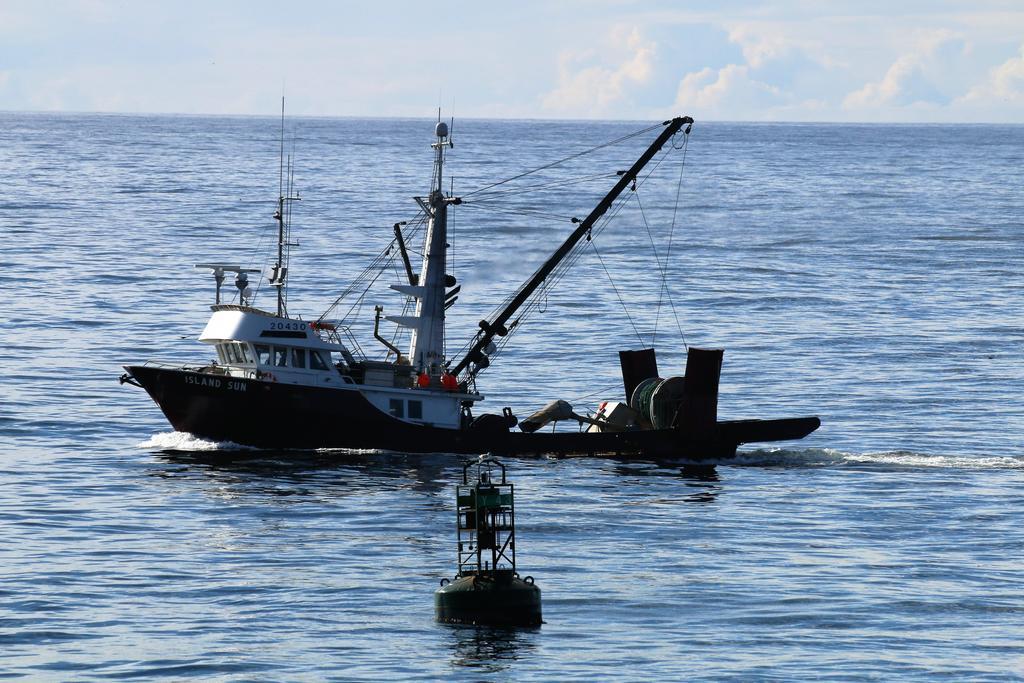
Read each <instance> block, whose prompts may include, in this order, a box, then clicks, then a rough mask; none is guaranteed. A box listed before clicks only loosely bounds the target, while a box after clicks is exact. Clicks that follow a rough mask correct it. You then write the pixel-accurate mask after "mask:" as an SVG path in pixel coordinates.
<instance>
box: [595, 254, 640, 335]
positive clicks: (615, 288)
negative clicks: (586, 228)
mask: <svg viewBox="0 0 1024 683" xmlns="http://www.w3.org/2000/svg"><path fill="white" fill-rule="evenodd" d="M587 241H588V242H590V248H591V249H593V250H594V255H595V256H597V260H598V261H599V262H600V263H601V268H603V269H604V274H605V275H607V276H608V282H609V283H611V286H612V290H614V291H615V296H616V297H617V298H618V299H619V303H620V304H622V310H623V312H625V314H626V319H627V320H628V321H629V324H630V326H632V328H633V331H634V332H635V333H636V338H637V339H639V340H640V346H641V347H643V348H647V345H646V344H645V343H644V338H643V337H642V336H640V330H638V329H636V323H634V322H633V316H631V315H630V314H629V309H628V308H626V302H625V301H623V299H622V295H621V294H619V288H618V287H616V286H615V280H614V279H613V278H612V274H611V273H609V272H608V266H606V265H605V264H604V259H603V258H601V254H600V252H598V251H597V247H596V246H595V245H594V241H593V240H587Z"/></svg>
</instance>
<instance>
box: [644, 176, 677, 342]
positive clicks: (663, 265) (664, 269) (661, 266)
mask: <svg viewBox="0 0 1024 683" xmlns="http://www.w3.org/2000/svg"><path fill="white" fill-rule="evenodd" d="M633 194H634V195H635V196H636V205H637V206H638V207H639V208H640V218H641V219H643V222H644V229H645V230H646V231H647V237H648V239H650V240H651V251H652V252H653V253H654V262H655V263H657V264H658V270H659V271H660V272H661V286H660V287H659V289H658V308H657V311H656V312H655V316H654V331H653V332H651V346H652V347H653V346H654V342H655V340H656V339H657V337H658V319H659V318H660V317H661V302H662V299H663V294H664V293H665V292H666V291H668V257H666V258H665V261H664V262H662V260H661V257H659V256H658V246H657V244H655V242H654V234H653V233H652V232H651V226H650V225H649V224H648V223H647V214H646V212H645V211H644V205H643V204H642V203H641V202H640V192H639V191H637V192H634V193H633ZM668 305H669V308H671V309H672V315H673V317H675V319H676V327H677V328H678V329H679V336H680V337H682V339H683V346H684V347H685V346H686V338H685V337H683V328H682V327H681V326H680V325H679V316H678V315H677V314H676V305H675V303H674V302H673V301H672V297H671V296H670V297H668Z"/></svg>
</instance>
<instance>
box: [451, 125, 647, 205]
mask: <svg viewBox="0 0 1024 683" xmlns="http://www.w3.org/2000/svg"><path fill="white" fill-rule="evenodd" d="M662 125H664V124H660V123H658V124H655V125H653V126H648V127H647V128H644V129H642V130H638V131H635V132H633V133H629V134H628V135H623V136H622V137H619V138H616V139H614V140H611V141H609V142H604V143H602V144H600V145H597V146H595V147H591V148H590V149H585V150H583V151H582V152H577V153H576V154H570V155H569V156H567V157H565V158H563V159H559V160H558V161H552V162H551V163H549V164H544V165H543V166H538V167H537V168H534V169H531V170H529V171H524V172H523V173H520V174H519V175H514V176H512V177H511V178H506V179H505V180H499V181H498V182H496V183H491V184H490V185H484V186H483V187H481V188H479V189H477V190H473V191H472V192H470V193H468V194H467V195H465V196H464V197H463V199H465V197H470V196H472V195H474V194H477V193H479V192H483V191H484V190H489V189H491V188H492V187H498V186H499V185H504V184H505V183H510V182H512V181H513V180H519V179H520V178H525V177H526V176H528V175H531V174H533V173H536V172H538V171H543V170H546V169H549V168H553V167H554V166H558V165H559V164H563V163H565V162H566V161H571V160H573V159H578V158H579V157H581V156H584V155H586V154H590V153H591V152H596V151H597V150H599V149H604V148H605V147H610V146H612V145H617V144H619V143H620V142H625V141H626V140H629V139H630V138H634V137H636V136H637V135H643V134H644V133H647V132H649V131H652V130H654V129H656V128H661V127H662Z"/></svg>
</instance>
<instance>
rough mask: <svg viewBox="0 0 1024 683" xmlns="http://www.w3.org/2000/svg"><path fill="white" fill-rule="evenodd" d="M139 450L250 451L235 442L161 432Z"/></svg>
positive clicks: (140, 445)
mask: <svg viewBox="0 0 1024 683" xmlns="http://www.w3.org/2000/svg"><path fill="white" fill-rule="evenodd" d="M137 448H147V449H149V448H155V449H157V450H161V451H186V452H194V451H250V450H256V449H254V448H252V447H251V446H243V445H241V444H237V443H234V442H233V441H209V440H207V439H203V438H201V437H198V436H196V435H194V434H189V433H188V432H159V433H157V434H154V435H153V436H151V437H149V439H148V440H146V441H143V442H142V443H140V444H138V445H137Z"/></svg>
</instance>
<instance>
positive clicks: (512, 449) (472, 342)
mask: <svg viewBox="0 0 1024 683" xmlns="http://www.w3.org/2000/svg"><path fill="white" fill-rule="evenodd" d="M282 119H283V117H282ZM692 125H693V119H692V118H690V117H688V116H681V117H676V118H673V119H671V120H669V121H665V122H664V123H662V124H660V125H655V126H652V127H650V128H648V129H645V131H641V132H646V131H651V134H652V135H653V134H654V132H656V133H657V134H656V135H654V139H653V140H652V141H651V142H650V143H649V144H648V146H647V148H646V149H645V150H644V151H643V152H642V153H641V154H640V155H639V157H637V158H636V161H635V162H633V164H632V166H630V167H629V168H628V169H626V170H620V171H616V172H615V174H612V176H611V177H615V178H616V179H615V182H614V184H613V185H612V187H611V188H610V190H608V192H607V194H605V195H604V197H603V198H602V199H601V200H600V201H599V202H598V203H597V205H596V206H594V208H593V210H591V211H590V213H589V215H587V216H586V217H585V218H583V219H573V229H572V231H571V233H569V234H568V235H566V236H565V238H564V241H563V242H562V243H561V245H560V246H558V248H557V249H555V250H554V252H553V253H551V255H550V256H549V257H548V258H547V259H546V260H544V261H543V263H540V264H539V266H538V267H537V270H536V271H535V272H534V273H533V274H532V275H531V276H530V277H529V278H528V279H527V280H526V281H525V282H523V284H522V285H521V286H520V287H519V288H518V289H517V290H515V291H514V292H513V293H512V294H510V295H509V296H508V297H507V298H506V299H505V302H504V303H503V304H502V305H501V306H500V307H499V308H498V309H496V310H495V311H494V312H492V313H491V314H490V315H489V316H488V317H486V318H484V319H482V320H480V323H479V327H478V329H476V330H475V333H474V334H473V335H472V336H471V339H469V341H468V342H467V343H466V345H465V346H464V347H463V349H462V350H461V351H460V352H459V353H457V354H446V346H445V314H446V311H447V310H448V309H449V308H450V307H451V306H452V305H453V304H454V303H455V301H456V300H457V298H458V294H459V291H460V289H461V284H459V283H458V282H457V281H456V279H455V278H454V277H452V276H451V275H450V274H449V273H448V272H447V264H448V263H449V254H448V250H449V248H450V245H449V234H448V212H449V211H450V210H452V208H453V207H457V206H459V205H460V204H461V203H462V201H463V200H462V198H460V197H458V196H455V195H454V194H453V193H452V192H450V191H449V192H447V193H446V192H445V188H444V166H445V158H446V151H447V150H448V149H449V148H451V146H452V139H451V134H450V128H449V126H448V124H447V123H446V122H444V121H440V120H439V121H438V122H437V124H436V126H435V129H434V141H433V143H432V145H431V147H432V148H433V173H432V182H431V191H430V193H429V196H427V197H419V198H417V202H418V204H419V208H420V211H421V212H422V213H421V214H420V219H421V220H422V224H423V226H424V229H423V233H424V235H423V245H422V263H421V264H420V268H419V272H414V269H413V266H412V259H411V257H410V252H409V249H408V248H407V245H406V235H405V234H404V233H403V230H402V228H403V224H402V223H399V224H396V225H395V226H394V237H393V239H391V240H390V243H389V244H388V246H387V249H386V251H385V252H384V253H385V254H387V255H389V257H390V258H393V259H397V258H401V263H402V265H403V266H404V275H405V277H404V278H402V281H401V282H397V283H394V284H391V285H390V290H392V292H393V294H394V295H395V296H398V297H402V300H403V301H404V302H405V303H406V304H407V309H406V311H407V313H408V314H406V315H400V316H383V315H382V307H381V306H379V305H378V306H375V308H374V321H373V322H374V333H373V336H374V338H375V340H376V342H379V343H380V344H381V346H382V348H381V353H382V354H384V357H383V359H382V358H380V354H377V358H376V359H371V358H370V357H369V355H368V354H366V353H364V352H363V351H362V347H361V345H360V344H359V342H358V340H357V339H355V338H354V337H353V334H352V330H351V328H350V327H349V326H347V325H346V321H345V320H343V319H336V318H335V319H332V318H330V317H329V316H328V314H326V313H325V314H323V315H320V316H318V317H309V318H303V317H302V316H299V315H290V314H289V312H288V310H287V296H286V287H287V281H288V253H289V248H288V247H289V245H290V244H291V243H290V242H289V234H290V229H291V228H290V225H291V213H292V212H291V207H292V205H293V202H295V201H297V200H298V196H297V194H296V193H295V192H294V189H293V186H294V183H293V178H294V174H293V173H292V172H289V173H287V174H285V173H284V171H283V166H284V164H283V158H284V154H283V144H282V173H281V188H280V192H279V196H278V199H277V210H276V212H275V214H274V219H275V221H276V223H277V236H278V239H277V250H276V251H277V254H276V261H275V262H274V263H273V265H272V267H271V268H270V269H269V272H267V273H265V275H266V277H267V280H268V282H269V284H270V285H271V286H272V287H273V288H274V289H275V290H276V298H277V305H276V308H275V309H274V310H269V311H268V310H264V309H261V308H257V307H256V306H255V305H254V303H253V301H252V293H251V288H250V287H249V280H248V277H249V275H250V274H255V273H259V272H261V271H260V270H257V269H250V268H245V267H242V266H239V265H237V264H223V263H206V264H199V265H198V266H197V267H200V268H206V269H208V270H209V271H210V272H212V274H213V276H214V278H215V281H216V286H217V289H216V299H215V303H214V304H213V306H212V315H211V316H210V318H209V321H208V322H207V324H206V327H205V329H203V331H202V333H201V334H200V335H199V341H200V342H202V343H203V344H207V345H210V346H212V347H214V348H215V350H216V353H217V360H216V361H214V362H210V363H202V364H194V365H170V364H166V363H159V362H152V361H151V362H146V363H144V364H142V365H127V366H125V368H124V369H125V373H124V374H123V375H122V376H121V382H122V384H123V383H129V384H132V385H135V386H138V387H141V388H143V389H145V391H146V392H147V393H148V394H149V396H150V397H151V398H152V399H153V401H155V402H156V404H157V405H158V406H159V407H160V409H161V410H162V411H163V413H164V415H165V416H166V418H167V420H168V421H169V422H170V424H171V425H172V426H173V428H174V429H175V430H177V431H180V432H188V433H191V434H193V435H195V436H198V437H201V438H204V439H209V440H212V441H216V442H232V443H236V444H242V445H248V446H254V447H260V448H275V449H277V448H286V449H381V450H390V451H400V452H413V453H425V452H437V453H456V454H482V453H493V454H583V455H601V454H616V455H619V456H623V457H629V456H637V457H644V458H652V457H653V458H682V459H692V460H705V459H712V458H714V459H717V458H727V457H731V456H733V455H735V453H736V449H737V447H738V446H739V445H741V444H746V443H755V442H771V441H781V440H787V439H799V438H803V437H804V436H806V435H807V434H809V433H811V432H813V431H814V430H815V429H817V428H818V426H819V425H820V422H819V420H818V418H817V417H796V418H786V419H765V420H756V419H754V420H719V419H718V416H717V407H718V384H719V376H720V372H721V364H722V358H723V351H722V350H721V349H697V348H692V347H691V348H689V349H688V353H687V360H686V368H685V374H684V375H681V376H676V377H666V378H662V377H660V376H659V373H658V369H657V359H656V356H655V351H654V349H653V347H652V348H643V349H640V350H636V351H634V350H623V351H620V352H619V361H620V366H621V371H622V380H623V393H622V395H621V396H613V397H608V398H607V400H605V401H602V402H600V404H598V405H597V406H596V408H595V410H590V411H586V410H584V411H583V413H586V414H582V413H581V412H578V411H577V410H576V409H575V408H574V407H573V406H572V405H570V404H569V403H567V402H565V401H562V400H553V401H551V402H550V403H548V404H547V405H546V406H544V407H543V408H541V409H540V410H538V411H537V412H535V413H534V414H532V415H530V416H528V417H526V418H524V419H522V420H519V419H518V418H517V417H516V416H515V415H514V414H513V411H512V410H511V409H510V408H508V407H506V408H504V409H502V410H496V411H493V412H488V411H486V410H483V409H482V408H481V406H482V405H486V404H485V403H484V401H485V397H484V395H483V394H482V393H481V392H480V386H479V385H480V382H479V381H478V380H479V375H480V374H481V373H482V372H483V371H484V370H485V369H486V368H487V367H489V366H490V365H491V363H492V362H494V361H495V360H496V358H497V356H498V352H499V349H500V348H501V347H502V346H503V345H504V344H505V343H506V342H507V341H508V339H509V337H510V336H511V333H512V332H513V331H515V330H516V329H517V328H518V327H519V324H520V322H521V319H520V318H521V315H522V311H523V310H524V307H528V306H530V305H531V302H534V301H535V300H536V296H537V295H538V292H539V291H543V290H544V288H545V287H546V286H549V285H550V280H551V279H552V278H553V274H557V275H558V276H561V275H562V274H563V273H564V269H565V268H566V264H567V263H568V262H569V261H571V260H572V258H573V257H574V255H577V250H578V248H579V246H580V245H581V243H583V242H585V241H589V240H591V239H592V237H593V236H594V230H595V226H598V225H599V222H600V221H602V219H605V218H607V217H608V214H609V211H610V210H612V209H613V207H614V206H615V205H616V202H617V200H619V198H620V196H622V195H623V193H624V192H626V191H627V189H631V190H632V191H635V190H636V187H637V183H638V182H643V180H644V177H642V176H641V172H642V171H643V170H644V169H645V167H647V166H648V164H649V163H650V162H651V161H652V159H654V158H655V157H656V155H659V153H662V152H663V151H664V152H665V153H667V152H669V151H671V150H672V149H678V148H680V146H679V145H676V143H675V140H676V139H677V138H682V139H684V140H685V139H687V136H689V134H690V130H691V127H692ZM282 127H283V123H282ZM630 137H632V136H630ZM282 141H283V135H282ZM288 166H289V167H290V166H291V164H290V163H289V164H288ZM286 178H287V179H288V180H287V182H286V180H285V179H286ZM388 263H390V261H388ZM375 265H376V266H381V267H386V266H387V263H385V264H383V266H382V265H381V259H377V262H375ZM229 273H233V274H234V276H235V285H236V287H237V289H238V294H237V296H238V298H237V303H222V302H221V285H222V283H223V282H224V280H225V278H226V277H227V276H228V274H229ZM332 310H333V307H332ZM367 322H368V321H367ZM382 323H385V324H390V325H395V326H397V328H396V329H402V330H407V331H408V347H407V348H405V349H403V348H399V347H398V346H397V345H396V344H395V343H393V339H394V338H392V339H389V338H388V337H387V336H385V335H383V334H381V325H382ZM548 425H551V426H552V428H551V429H550V430H548V429H546V428H545V427H547V426H548Z"/></svg>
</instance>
